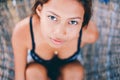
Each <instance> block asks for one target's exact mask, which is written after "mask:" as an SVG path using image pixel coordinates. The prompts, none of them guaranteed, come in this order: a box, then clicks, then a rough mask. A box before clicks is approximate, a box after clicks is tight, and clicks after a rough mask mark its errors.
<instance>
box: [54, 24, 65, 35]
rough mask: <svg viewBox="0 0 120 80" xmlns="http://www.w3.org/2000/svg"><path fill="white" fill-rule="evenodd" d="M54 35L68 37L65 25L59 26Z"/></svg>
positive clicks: (56, 27)
mask: <svg viewBox="0 0 120 80" xmlns="http://www.w3.org/2000/svg"><path fill="white" fill-rule="evenodd" d="M54 34H55V35H58V36H60V35H61V36H64V35H66V26H65V25H64V24H57V25H56V26H55V29H54Z"/></svg>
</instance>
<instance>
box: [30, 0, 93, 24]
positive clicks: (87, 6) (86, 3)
mask: <svg viewBox="0 0 120 80" xmlns="http://www.w3.org/2000/svg"><path fill="white" fill-rule="evenodd" d="M48 1H49V0H35V4H34V6H33V8H32V10H33V14H34V13H36V8H37V6H38V5H41V6H42V5H43V4H45V3H47V2H48ZM77 1H78V2H80V3H81V4H82V5H83V7H84V10H85V14H84V21H83V24H82V26H85V25H87V24H88V22H89V20H90V18H91V16H92V0H77Z"/></svg>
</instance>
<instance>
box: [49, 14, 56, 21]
mask: <svg viewBox="0 0 120 80" xmlns="http://www.w3.org/2000/svg"><path fill="white" fill-rule="evenodd" d="M48 18H49V19H50V20H53V21H57V18H56V17H55V16H52V15H49V16H48ZM53 18H54V19H53Z"/></svg>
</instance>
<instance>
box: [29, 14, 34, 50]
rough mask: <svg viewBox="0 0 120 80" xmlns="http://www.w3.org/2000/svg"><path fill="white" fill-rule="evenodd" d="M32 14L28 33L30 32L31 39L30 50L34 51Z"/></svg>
mask: <svg viewBox="0 0 120 80" xmlns="http://www.w3.org/2000/svg"><path fill="white" fill-rule="evenodd" d="M32 27H33V26H32V16H31V17H30V34H31V39H32V51H35V41H34V33H33V28H32Z"/></svg>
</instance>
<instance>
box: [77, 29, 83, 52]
mask: <svg viewBox="0 0 120 80" xmlns="http://www.w3.org/2000/svg"><path fill="white" fill-rule="evenodd" d="M81 39H82V28H81V30H80V32H79V38H78V45H77V51H79V50H80V46H81Z"/></svg>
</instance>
